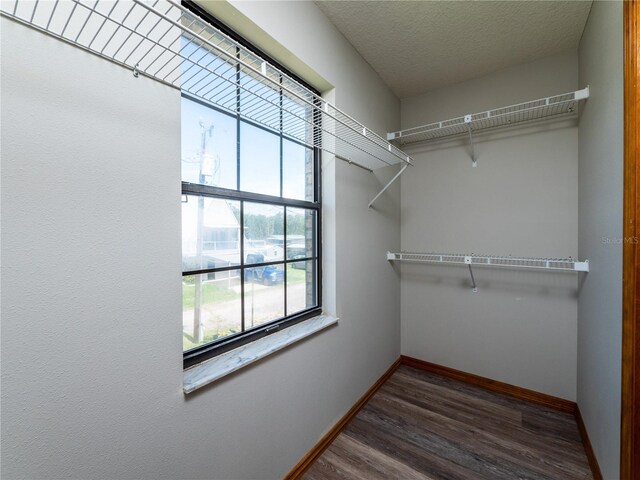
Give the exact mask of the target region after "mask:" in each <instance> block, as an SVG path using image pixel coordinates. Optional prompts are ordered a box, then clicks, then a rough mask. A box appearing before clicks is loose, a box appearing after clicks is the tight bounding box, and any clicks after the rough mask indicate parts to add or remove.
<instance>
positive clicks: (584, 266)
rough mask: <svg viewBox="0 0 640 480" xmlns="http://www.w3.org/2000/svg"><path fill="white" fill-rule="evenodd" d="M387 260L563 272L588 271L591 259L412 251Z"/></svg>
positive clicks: (391, 254) (391, 256)
mask: <svg viewBox="0 0 640 480" xmlns="http://www.w3.org/2000/svg"><path fill="white" fill-rule="evenodd" d="M387 260H393V261H402V262H421V263H442V264H446V265H473V266H474V267H475V266H479V267H509V268H526V269H536V270H554V271H563V272H588V271H589V260H585V261H584V262H581V261H578V260H576V259H573V258H540V257H501V256H493V255H475V254H470V255H468V254H463V253H410V252H400V253H392V252H387Z"/></svg>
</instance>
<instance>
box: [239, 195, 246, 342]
mask: <svg viewBox="0 0 640 480" xmlns="http://www.w3.org/2000/svg"><path fill="white" fill-rule="evenodd" d="M244 272H245V266H244V202H240V330H241V331H243V332H244V330H245V323H244V278H245V276H244Z"/></svg>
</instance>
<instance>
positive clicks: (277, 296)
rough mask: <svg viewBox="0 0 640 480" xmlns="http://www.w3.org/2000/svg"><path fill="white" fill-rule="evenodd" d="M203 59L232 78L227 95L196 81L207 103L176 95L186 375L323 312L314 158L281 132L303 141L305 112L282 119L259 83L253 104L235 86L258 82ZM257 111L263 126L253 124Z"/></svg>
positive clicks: (312, 129) (275, 100)
mask: <svg viewBox="0 0 640 480" xmlns="http://www.w3.org/2000/svg"><path fill="white" fill-rule="evenodd" d="M187 43H188V45H186V46H188V48H190V49H191V50H192V53H195V52H196V50H197V48H196V47H194V45H193V43H192V42H191V43H189V42H187ZM238 52H240V50H239V49H238ZM238 58H240V53H238ZM211 61H212V62H219V63H220V67H219V68H220V69H221V70H222V71H223V72H224V75H226V76H227V78H231V77H229V73H228V70H229V69H232V70H234V71H235V76H234V77H232V78H234V82H235V85H236V88H232V89H231V91H229V88H225V87H224V86H223V85H222V82H218V83H220V84H219V85H217V84H216V80H215V79H213V80H211V79H207V78H204V77H201V78H199V80H198V81H199V82H200V83H201V84H202V85H206V84H207V82H209V85H210V86H209V87H207V88H210V89H211V91H212V93H211V98H212V102H211V103H206V102H203V101H202V100H201V99H196V98H194V97H192V96H190V95H189V93H188V91H185V89H184V87H183V97H182V119H181V122H182V317H183V318H182V322H183V332H182V335H183V351H184V363H185V367H187V366H190V365H193V364H195V363H197V362H199V361H202V360H204V359H206V358H209V357H211V356H214V355H217V354H219V353H223V352H225V351H228V350H230V349H232V348H236V347H238V346H240V345H242V344H244V343H247V342H249V341H253V340H255V339H257V338H260V337H263V336H265V335H268V334H269V333H272V332H274V331H277V330H279V329H281V328H285V327H287V326H290V325H292V324H294V323H297V322H299V321H302V320H304V319H306V318H309V317H311V316H314V315H317V314H319V313H320V306H321V285H320V272H321V264H320V259H321V257H320V225H321V208H320V190H319V186H320V178H319V177H320V169H319V157H320V154H319V151H318V150H317V149H316V148H313V147H310V146H308V145H306V144H304V143H301V142H300V141H298V140H297V139H295V138H292V136H290V135H288V134H287V132H288V129H290V128H292V127H291V126H292V125H293V128H296V129H300V128H304V129H306V130H308V131H307V132H306V133H305V135H308V136H309V138H313V135H317V134H318V132H317V128H316V126H317V123H314V122H315V121H316V120H314V121H311V122H309V121H304V122H300V118H304V115H308V113H307V112H308V111H309V110H310V109H309V108H308V106H306V107H305V106H304V105H303V104H301V105H300V106H299V109H300V113H299V114H295V115H293V117H295V118H293V119H288V118H287V116H288V115H291V113H290V112H291V111H294V108H293V107H292V103H295V101H294V100H293V99H292V98H289V97H288V96H287V94H286V91H283V90H282V89H275V88H273V87H272V86H270V85H265V86H264V87H263V90H264V91H266V92H267V93H266V94H265V95H262V96H261V97H260V98H252V94H251V93H249V92H248V91H247V90H246V89H244V88H242V87H243V85H248V84H250V83H255V82H260V81H261V80H260V78H251V77H249V76H247V75H244V74H242V70H241V69H240V68H239V67H237V66H234V65H230V64H229V63H228V60H227V61H226V62H227V64H226V65H223V64H222V62H220V61H219V60H218V59H211ZM195 77H197V75H195ZM284 78H286V81H288V82H291V81H292V80H291V78H290V77H289V76H287V77H284V75H283V76H281V83H282V80H283V79H284ZM227 83H228V82H227ZM298 87H300V86H298ZM303 88H307V89H308V88H309V87H307V86H303ZM301 103H303V102H301ZM283 105H286V106H287V108H284V109H283V107H282V106H283ZM295 108H298V107H297V106H295ZM257 109H261V112H262V113H261V114H260V115H263V116H264V118H265V119H266V120H265V121H264V122H262V121H261V122H257V121H254V119H255V118H256V115H255V112H256V111H257ZM250 112H253V114H252V115H249V113H250ZM309 118H312V117H309ZM296 122H297V123H296ZM298 131H299V130H298Z"/></svg>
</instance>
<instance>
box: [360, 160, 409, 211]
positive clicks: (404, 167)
mask: <svg viewBox="0 0 640 480" xmlns="http://www.w3.org/2000/svg"><path fill="white" fill-rule="evenodd" d="M409 165H411V164H410V163H405V164H404V165H402V168H401V169H400V171H399V172H398V173H396V174H395V176H394V177H393V178H392V179H391V180H390V181H389V183H387V184H386V185H385V186H384V188H383V189H382V190H380V192H379V193H378V194H377V195H376V196H375V197H373V200H371V201H370V202H369V208H371V206H372V205H373V203H374V202H375V201H376V200H377V199H378V198H379V197H380V195H382V194H383V193H384V192H385V191H386V190H387V188H389V187H390V186H391V184H392V183H393V182H395V181H396V180H397V179H398V178H400V175H402V174H403V173H404V171H405V170H406V169H407V167H408V166H409Z"/></svg>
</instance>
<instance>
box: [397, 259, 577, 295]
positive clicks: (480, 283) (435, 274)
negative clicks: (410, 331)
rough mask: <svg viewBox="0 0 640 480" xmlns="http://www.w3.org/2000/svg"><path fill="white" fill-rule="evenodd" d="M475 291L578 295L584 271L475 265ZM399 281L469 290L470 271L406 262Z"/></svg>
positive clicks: (470, 287)
mask: <svg viewBox="0 0 640 480" xmlns="http://www.w3.org/2000/svg"><path fill="white" fill-rule="evenodd" d="M473 275H474V277H475V281H476V286H477V287H478V294H480V293H482V291H483V290H486V291H493V290H500V291H502V292H504V293H512V294H519V295H524V294H526V295H537V296H542V297H559V298H574V299H575V298H578V294H579V282H578V276H580V277H584V276H585V274H584V273H580V274H576V273H571V272H554V273H549V272H543V271H537V270H528V271H522V270H517V271H516V270H509V269H507V268H503V269H490V268H486V267H480V268H474V269H473ZM402 280H403V281H404V282H412V283H417V284H424V285H425V287H426V286H428V285H431V286H433V285H449V286H451V288H457V289H459V290H461V291H468V292H469V293H471V289H472V283H471V276H470V275H469V270H468V268H466V267H463V266H458V265H456V266H453V265H451V266H440V265H409V264H404V265H403V266H402Z"/></svg>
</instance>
